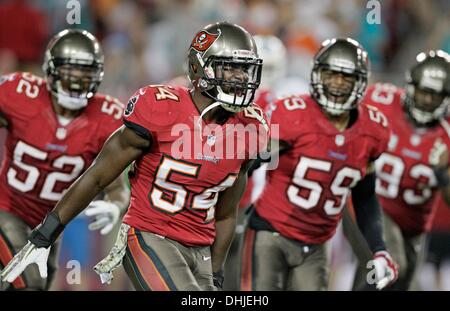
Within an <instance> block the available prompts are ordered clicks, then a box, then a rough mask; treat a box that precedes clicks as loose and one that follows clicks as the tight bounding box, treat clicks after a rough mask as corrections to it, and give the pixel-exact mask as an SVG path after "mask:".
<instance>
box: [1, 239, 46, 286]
mask: <svg viewBox="0 0 450 311" xmlns="http://www.w3.org/2000/svg"><path fill="white" fill-rule="evenodd" d="M50 248H51V246H49V247H48V248H44V247H37V246H36V245H34V244H33V243H31V242H29V241H28V243H27V244H26V245H25V246H24V247H23V248H22V249H21V250H20V251H19V252H18V253H17V254H16V255H15V256H14V258H13V259H12V260H11V261H10V262H9V263H8V264H7V265H6V267H5V268H4V269H3V270H2V272H1V274H0V279H1V280H2V281H4V282H9V283H12V282H14V280H15V279H16V278H17V277H18V276H19V275H21V274H22V272H23V271H24V270H25V268H26V267H27V266H29V265H31V264H33V263H35V264H37V266H38V268H39V274H40V275H41V278H46V277H47V260H48V255H49V253H50Z"/></svg>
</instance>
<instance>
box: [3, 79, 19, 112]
mask: <svg viewBox="0 0 450 311" xmlns="http://www.w3.org/2000/svg"><path fill="white" fill-rule="evenodd" d="M21 76H22V74H21V73H18V72H16V73H11V74H8V75H3V76H1V77H0V112H1V113H2V114H3V116H5V117H6V119H7V120H10V119H12V118H13V117H14V115H15V111H16V110H17V105H15V104H17V102H16V101H15V100H12V99H13V98H14V96H15V93H16V89H17V85H18V81H19V80H20V77H21Z"/></svg>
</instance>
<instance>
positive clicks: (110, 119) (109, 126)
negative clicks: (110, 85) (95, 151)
mask: <svg viewBox="0 0 450 311" xmlns="http://www.w3.org/2000/svg"><path fill="white" fill-rule="evenodd" d="M101 101H102V103H101V112H102V113H103V114H102V115H103V118H102V119H101V121H100V122H101V126H100V135H99V140H100V141H99V144H100V146H103V144H104V143H105V141H106V140H107V139H108V138H109V136H111V134H112V133H114V132H115V131H116V130H117V129H118V128H119V127H120V126H121V125H122V120H121V118H122V115H123V111H124V105H123V103H122V102H120V101H119V100H118V99H117V98H114V97H111V96H109V95H106V96H102V97H101Z"/></svg>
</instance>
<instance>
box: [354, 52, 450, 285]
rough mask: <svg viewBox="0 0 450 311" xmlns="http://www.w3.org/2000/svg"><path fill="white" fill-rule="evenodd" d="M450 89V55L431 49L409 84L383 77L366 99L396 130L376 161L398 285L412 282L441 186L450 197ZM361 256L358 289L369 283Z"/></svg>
mask: <svg viewBox="0 0 450 311" xmlns="http://www.w3.org/2000/svg"><path fill="white" fill-rule="evenodd" d="M449 94H450V58H449V55H448V54H447V53H445V52H444V51H429V52H428V53H420V54H419V55H418V56H417V61H416V63H415V64H414V65H413V66H412V68H411V69H410V70H409V71H408V72H407V86H406V89H405V90H403V89H400V88H397V87H395V86H394V85H392V84H382V83H377V84H374V85H372V86H371V87H370V88H369V90H368V92H367V94H366V96H365V99H364V103H366V104H367V105H371V106H373V107H376V108H377V109H378V110H380V111H382V112H383V114H384V115H385V116H386V118H387V119H388V121H389V124H390V127H391V130H392V134H391V138H390V142H389V147H388V150H386V151H385V152H384V153H383V154H382V155H381V156H380V157H379V158H378V160H377V161H376V172H377V181H376V192H377V195H378V199H379V201H380V204H381V206H382V207H383V211H384V215H383V219H384V233H385V236H386V243H387V247H388V248H389V250H390V251H391V254H392V256H393V258H394V259H395V260H396V261H397V262H398V263H399V265H400V270H399V278H398V281H397V282H396V283H395V284H394V285H393V286H392V287H391V288H392V289H396V290H408V289H409V288H410V285H411V281H412V280H413V277H414V274H415V271H416V270H417V267H418V264H419V263H420V259H421V257H422V256H421V255H422V253H423V249H424V240H425V233H426V232H428V231H429V229H430V226H431V223H432V218H433V215H434V212H435V207H436V205H437V204H436V202H437V199H438V195H439V190H441V192H442V195H443V198H444V200H445V201H446V203H447V204H449V203H450V195H449V194H450V186H449V177H448V164H449V163H448V151H447V149H448V147H449V146H450V138H449V137H450V136H449V135H450V125H449V123H448V121H447V120H446V118H445V113H446V111H447V109H448V106H449V103H450V97H449ZM358 258H359V259H360V258H361V254H360V253H359V254H358ZM360 262H362V263H360V267H359V268H358V272H357V276H356V278H355V285H354V288H355V289H361V288H363V287H364V286H365V284H364V277H363V275H364V274H365V271H366V269H365V267H364V266H365V260H363V259H362V260H361V259H360Z"/></svg>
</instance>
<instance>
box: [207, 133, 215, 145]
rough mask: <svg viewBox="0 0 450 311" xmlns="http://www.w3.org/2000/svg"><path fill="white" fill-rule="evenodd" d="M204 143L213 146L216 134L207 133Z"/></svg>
mask: <svg viewBox="0 0 450 311" xmlns="http://www.w3.org/2000/svg"><path fill="white" fill-rule="evenodd" d="M206 143H207V144H208V146H213V145H214V144H215V143H216V136H214V135H208V139H207V141H206Z"/></svg>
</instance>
